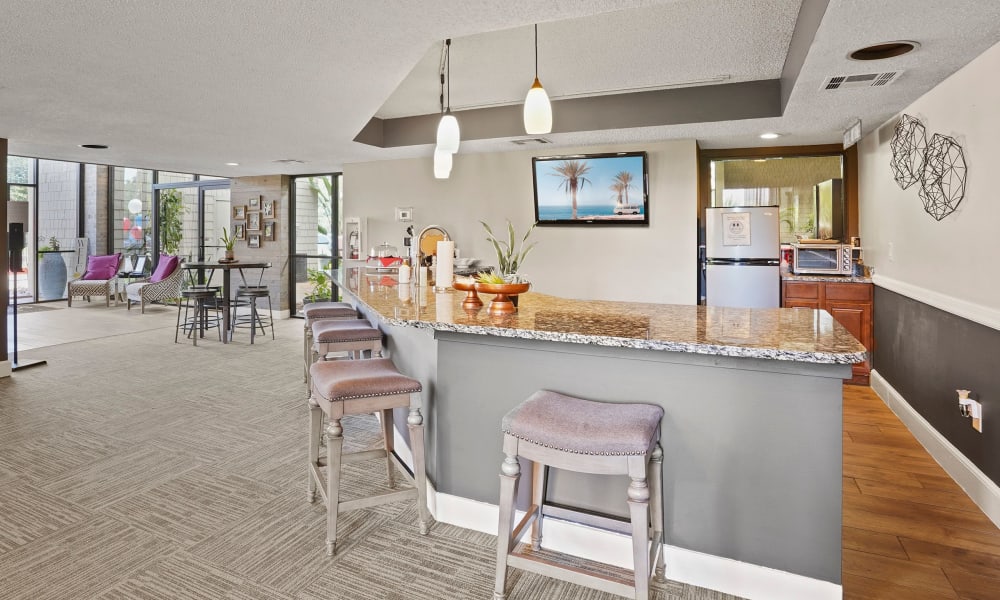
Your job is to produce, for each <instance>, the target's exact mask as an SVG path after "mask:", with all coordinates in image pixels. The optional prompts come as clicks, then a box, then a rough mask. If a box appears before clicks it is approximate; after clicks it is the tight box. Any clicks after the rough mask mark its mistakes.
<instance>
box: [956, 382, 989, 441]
mask: <svg viewBox="0 0 1000 600" xmlns="http://www.w3.org/2000/svg"><path fill="white" fill-rule="evenodd" d="M956 391H957V392H958V412H959V414H961V415H962V416H963V417H971V418H972V428H973V429H975V430H976V431H978V432H979V433H982V432H983V405H982V404H981V403H979V402H976V401H975V400H973V399H972V398H969V393H970V392H969V390H956Z"/></svg>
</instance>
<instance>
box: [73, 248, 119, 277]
mask: <svg viewBox="0 0 1000 600" xmlns="http://www.w3.org/2000/svg"><path fill="white" fill-rule="evenodd" d="M121 256H122V255H121V254H120V253H119V254H107V255H104V256H88V257H87V272H86V273H84V274H83V279H89V280H101V279H112V278H113V277H114V276H115V275H117V274H118V264H119V263H120V262H121Z"/></svg>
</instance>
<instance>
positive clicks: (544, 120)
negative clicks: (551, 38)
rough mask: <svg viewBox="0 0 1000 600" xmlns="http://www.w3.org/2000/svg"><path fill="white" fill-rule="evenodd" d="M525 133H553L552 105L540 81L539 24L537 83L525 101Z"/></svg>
mask: <svg viewBox="0 0 1000 600" xmlns="http://www.w3.org/2000/svg"><path fill="white" fill-rule="evenodd" d="M524 131H525V133H527V134H529V135H538V134H542V133H551V132H552V103H551V102H549V95H548V94H547V93H545V88H543V87H542V82H541V81H539V80H538V24H537V23H536V24H535V82H534V83H532V84H531V89H529V90H528V96H527V98H525V99H524Z"/></svg>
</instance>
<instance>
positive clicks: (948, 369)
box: [874, 286, 1000, 485]
mask: <svg viewBox="0 0 1000 600" xmlns="http://www.w3.org/2000/svg"><path fill="white" fill-rule="evenodd" d="M875 315H876V316H875V339H876V340H877V344H876V346H875V354H874V367H875V369H876V370H878V372H879V374H880V375H882V377H884V378H885V379H886V381H888V382H889V384H890V385H892V387H894V388H896V391H898V392H899V393H900V394H902V396H903V397H904V398H906V401H907V402H908V403H909V404H910V406H912V407H913V408H914V409H916V411H917V412H919V413H920V415H921V416H922V417H924V418H925V419H927V421H928V422H929V423H930V424H931V426H932V427H934V429H936V430H937V431H938V432H939V433H941V435H943V436H944V437H945V438H947V439H948V441H949V442H951V443H952V444H953V445H954V446H955V447H956V448H958V449H959V451H961V452H962V454H964V455H965V456H966V457H967V458H968V459H969V460H971V461H972V462H973V463H974V464H975V465H976V466H977V467H978V468H979V469H980V470H981V471H982V472H983V473H985V474H986V475H987V476H988V477H989V478H990V479H992V480H993V482H994V483H996V484H998V485H1000V419H998V420H992V421H991V420H990V419H989V417H990V416H991V415H997V414H1000V379H998V378H997V366H998V363H997V358H998V357H1000V331H997V330H996V329H993V328H991V327H986V326H985V325H980V324H978V323H974V322H972V321H969V320H968V319H963V318H962V317H958V316H955V315H953V314H951V313H949V312H945V311H943V310H940V309H938V308H934V307H933V306H930V305H928V304H924V303H922V302H918V301H916V300H913V299H911V298H907V297H906V296H902V295H900V294H897V293H895V292H891V291H889V290H887V289H885V288H881V287H878V286H876V287H875ZM956 389H968V390H973V394H972V397H973V398H974V399H975V400H978V401H980V402H982V403H983V415H984V417H985V418H984V420H983V433H979V432H977V431H976V430H974V429H973V428H972V423H971V421H970V419H967V418H964V417H962V416H961V415H959V414H958V394H956V393H955V390H956Z"/></svg>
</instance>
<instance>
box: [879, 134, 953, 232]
mask: <svg viewBox="0 0 1000 600" xmlns="http://www.w3.org/2000/svg"><path fill="white" fill-rule="evenodd" d="M889 147H890V148H892V161H891V162H890V163H889V166H890V167H891V168H892V176H893V179H895V180H896V183H897V184H899V187H901V188H903V189H904V190H905V189H906V188H908V187H910V186H911V185H913V184H914V183H916V182H918V181H919V182H920V192H919V196H920V201H921V202H923V205H924V211H926V212H927V214H929V215H930V216H932V217H934V218H935V219H936V220H938V221H940V220H941V219H943V218H945V217H947V216H948V215H950V214H951V213H953V212H955V209H957V208H958V205H959V204H961V202H962V198H964V197H965V176H966V170H967V169H966V164H965V153H964V152H963V150H962V146H960V145H959V143H958V142H957V141H955V138H952V137H949V136H946V135H941V134H939V133H935V134H934V135H933V136H931V141H930V143H928V142H927V130H926V128H925V127H924V124H923V123H921V122H920V119H918V118H916V117H911V116H910V115H903V116H902V117H900V119H899V122H898V123H896V128H895V131H894V133H893V136H892V141H891V142H889Z"/></svg>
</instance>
